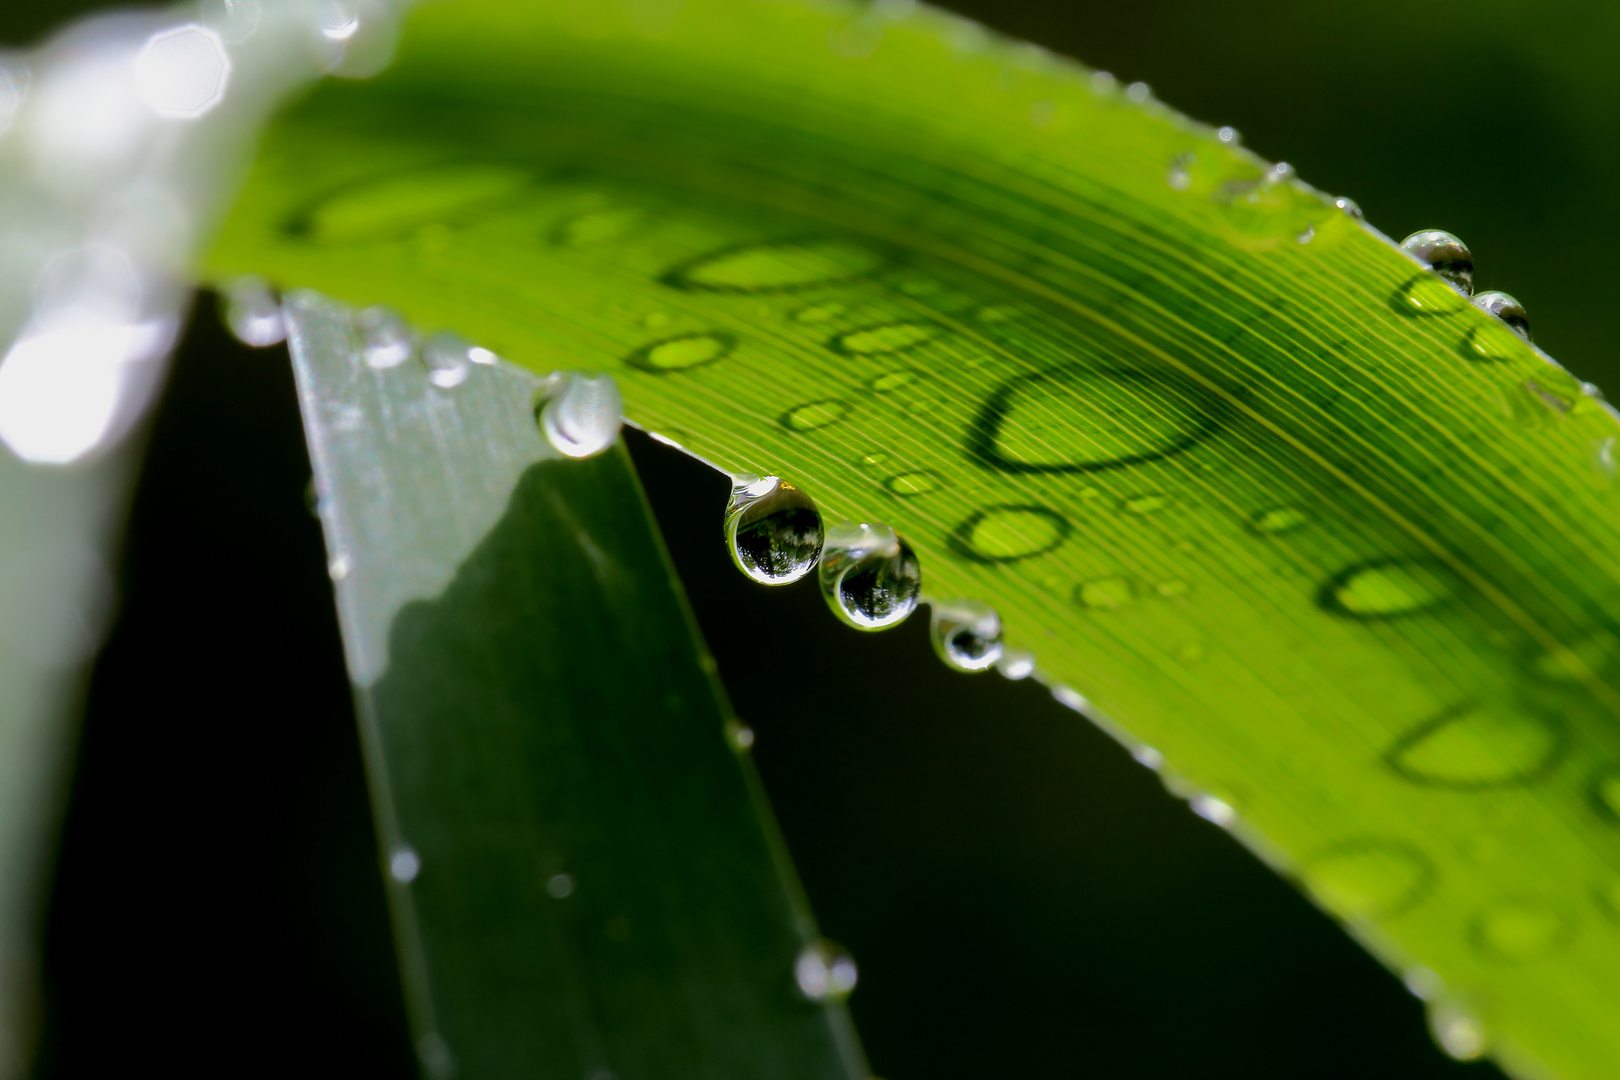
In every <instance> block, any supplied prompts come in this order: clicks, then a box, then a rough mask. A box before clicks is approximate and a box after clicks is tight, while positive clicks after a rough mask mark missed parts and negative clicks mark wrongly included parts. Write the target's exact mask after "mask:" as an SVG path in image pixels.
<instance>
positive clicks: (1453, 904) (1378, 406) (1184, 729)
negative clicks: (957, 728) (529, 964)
mask: <svg viewBox="0 0 1620 1080" xmlns="http://www.w3.org/2000/svg"><path fill="white" fill-rule="evenodd" d="M907 12H909V14H907ZM885 13H892V14H895V15H898V16H902V17H899V18H890V17H889V15H887V14H885ZM413 20H414V21H413V23H412V24H411V26H410V27H409V28H408V30H407V33H406V36H405V39H404V43H403V46H402V51H401V54H400V58H399V60H398V62H397V64H396V65H395V67H394V68H393V69H391V70H390V71H388V72H386V73H385V74H384V75H383V76H381V77H380V78H379V79H377V80H376V81H375V82H373V83H369V84H364V85H346V86H337V85H331V86H326V87H323V88H322V89H320V90H319V91H317V92H316V93H315V94H314V95H312V96H311V97H310V98H309V99H308V100H307V101H306V102H304V103H303V104H302V105H300V106H299V107H298V108H297V109H295V110H294V111H292V112H290V113H289V114H287V115H286V116H284V117H283V118H282V119H281V120H280V121H279V122H278V124H277V126H276V127H275V128H274V129H273V130H272V132H271V133H270V135H269V137H268V138H267V141H266V144H265V147H264V151H263V154H262V157H261V160H260V162H259V163H258V165H257V167H256V172H255V173H254V175H253V177H252V179H251V180H250V182H249V185H248V188H247V190H246V193H245V195H244V197H243V199H242V201H241V202H240V203H239V204H238V206H237V208H236V211H235V215H234V217H233V219H232V220H231V221H230V222H229V223H228V225H227V227H226V229H225V232H224V234H223V236H222V239H221V242H220V244H219V245H218V247H217V249H216V252H215V255H214V256H213V261H214V269H215V272H216V273H218V274H220V275H222V276H225V275H229V274H233V273H243V272H259V273H265V274H267V275H269V276H271V277H272V278H274V279H275V280H277V281H278V282H280V283H281V284H283V285H285V286H295V285H309V286H313V287H317V288H321V289H323V290H325V291H327V292H329V293H331V294H333V295H338V296H341V297H343V298H345V299H347V300H351V301H355V302H363V303H389V304H393V305H396V306H397V307H399V308H400V309H402V310H403V311H404V312H405V313H406V314H407V315H408V316H409V317H410V318H411V319H412V320H413V321H415V322H417V323H419V324H422V325H425V326H430V327H438V326H449V327H454V328H456V329H457V330H459V331H461V332H463V333H466V334H469V335H472V336H474V337H476V338H477V340H478V342H479V344H481V345H484V346H487V347H488V348H491V349H494V350H496V351H498V352H500V353H501V354H502V355H505V356H508V357H511V358H512V359H513V360H515V361H517V362H519V363H522V364H525V365H528V366H531V367H533V368H534V369H535V370H538V371H548V370H550V369H552V368H554V367H580V368H584V367H598V368H603V369H606V370H609V371H611V372H612V373H613V374H614V376H615V377H616V378H617V379H618V380H619V382H620V385H621V386H622V387H623V389H624V396H625V402H626V409H627V411H628V414H629V415H630V417H631V418H632V419H633V420H635V421H636V422H637V423H640V424H642V425H644V426H646V427H647V428H649V429H650V430H652V431H655V432H657V433H659V434H661V435H663V436H665V437H667V438H668V439H670V440H673V441H675V442H678V443H680V444H682V445H683V446H685V447H687V448H688V449H690V450H691V451H693V452H695V453H697V454H699V455H701V456H702V457H704V458H706V459H707V460H709V461H712V462H714V463H716V464H717V465H719V466H720V467H722V468H725V469H727V470H729V471H731V472H733V473H742V472H751V473H759V474H768V473H774V474H778V475H781V476H783V477H785V478H787V479H788V480H791V481H793V482H794V483H795V484H797V485H799V486H800V487H801V488H802V489H803V490H805V491H806V492H808V493H809V494H810V495H812V496H813V497H814V498H815V499H816V500H817V502H818V503H819V504H820V506H821V507H822V509H823V511H824V512H825V513H827V515H828V516H829V517H831V518H833V519H837V518H845V517H847V518H850V519H853V520H857V521H861V520H864V521H881V522H886V523H888V524H890V525H892V526H894V527H896V528H897V529H899V530H900V532H901V533H902V534H904V535H905V537H906V538H907V539H908V540H909V542H910V543H911V544H912V546H913V547H914V549H915V550H916V552H917V553H918V555H919V556H920V558H921V563H922V571H923V584H924V588H925V590H926V591H927V593H928V594H929V595H930V596H932V597H934V598H936V599H940V600H952V599H954V598H958V597H961V598H970V599H975V600H979V601H985V602H988V603H990V604H993V605H994V607H995V608H996V609H997V611H998V612H999V614H1000V616H1001V622H1002V624H1003V626H1004V627H1005V630H1006V637H1007V644H1008V645H1009V646H1010V647H1012V648H1015V649H1021V650H1027V651H1030V652H1033V653H1034V654H1035V655H1036V657H1037V659H1038V665H1039V675H1040V677H1041V678H1043V679H1045V680H1047V681H1048V682H1049V683H1051V684H1052V685H1053V686H1054V688H1055V691H1056V692H1057V694H1058V696H1059V697H1060V700H1063V701H1064V702H1066V703H1068V704H1070V705H1073V706H1074V707H1075V708H1077V709H1080V710H1082V711H1084V712H1086V713H1087V714H1088V715H1089V716H1091V717H1092V718H1094V719H1096V720H1097V721H1098V722H1100V723H1103V724H1104V725H1106V726H1107V727H1108V729H1109V730H1110V731H1112V732H1114V733H1116V734H1117V735H1118V736H1119V737H1120V738H1122V739H1123V740H1125V741H1127V742H1128V743H1130V744H1131V745H1132V746H1133V747H1134V748H1135V749H1136V750H1137V752H1138V755H1139V757H1140V759H1141V760H1143V761H1144V762H1145V763H1150V764H1153V765H1155V767H1161V768H1162V770H1163V775H1164V777H1165V780H1166V783H1167V786H1169V787H1170V788H1171V790H1172V791H1174V792H1176V793H1177V794H1179V795H1183V796H1185V797H1187V798H1189V799H1190V800H1191V802H1192V806H1193V807H1194V809H1196V810H1198V811H1199V812H1200V813H1203V814H1204V815H1205V816H1207V817H1209V818H1211V819H1212V820H1214V821H1217V822H1219V823H1221V824H1223V825H1227V826H1229V827H1231V828H1233V829H1234V831H1235V832H1236V833H1237V835H1238V836H1239V837H1240V838H1242V839H1243V840H1244V841H1245V842H1247V843H1248V844H1250V845H1251V846H1252V847H1253V848H1254V849H1255V850H1256V851H1257V852H1258V853H1260V855H1261V856H1262V857H1264V858H1266V859H1267V860H1268V861H1270V862H1271V863H1272V865H1274V866H1276V867H1277V868H1278V869H1279V870H1281V871H1282V872H1285V873H1287V874H1290V875H1292V876H1295V877H1297V878H1298V879H1299V880H1300V881H1301V882H1302V884H1303V885H1304V886H1305V887H1306V888H1307V889H1308V890H1309V892H1310V894H1311V895H1312V896H1313V897H1314V898H1315V899H1316V900H1317V901H1318V902H1320V903H1321V904H1322V905H1323V906H1324V907H1325V908H1327V909H1328V910H1329V911H1331V912H1333V913H1334V914H1335V915H1337V916H1338V917H1339V918H1340V919H1342V920H1343V922H1344V924H1345V925H1346V927H1347V928H1348V929H1349V930H1350V932H1352V933H1353V934H1355V935H1356V936H1357V937H1358V938H1359V939H1360V940H1362V941H1364V942H1366V943H1367V944H1368V945H1369V946H1370V947H1371V948H1373V949H1374V950H1375V951H1376V952H1377V953H1378V954H1379V955H1380V956H1381V957H1383V958H1384V960H1385V961H1386V962H1387V963H1388V964H1389V965H1390V966H1391V967H1393V968H1395V969H1397V970H1399V971H1401V972H1402V973H1403V974H1405V975H1406V976H1407V977H1408V980H1409V984H1410V985H1412V986H1413V987H1414V988H1415V989H1416V990H1418V991H1420V992H1422V993H1424V994H1425V995H1427V996H1429V997H1430V998H1431V1001H1432V1009H1433V1011H1432V1015H1433V1016H1434V1018H1435V1027H1436V1031H1437V1034H1438V1035H1439V1036H1440V1037H1441V1039H1442V1041H1443V1042H1444V1043H1445V1044H1446V1045H1447V1047H1448V1049H1450V1050H1451V1051H1452V1052H1453V1053H1455V1054H1457V1055H1458V1056H1464V1057H1470V1056H1477V1055H1478V1054H1480V1053H1481V1052H1483V1051H1484V1049H1485V1048H1486V1047H1487V1045H1488V1046H1489V1047H1490V1048H1491V1050H1492V1051H1493V1052H1494V1053H1496V1054H1497V1056H1498V1058H1499V1059H1500V1060H1501V1061H1503V1062H1504V1063H1505V1064H1506V1065H1508V1066H1509V1067H1510V1068H1512V1069H1514V1070H1516V1071H1518V1072H1520V1073H1522V1074H1524V1075H1527V1076H1529V1075H1537V1076H1541V1075H1558V1076H1561V1077H1564V1078H1566V1080H1576V1078H1582V1077H1590V1078H1593V1080H1597V1078H1600V1077H1606V1076H1608V1075H1609V1073H1610V1072H1611V1071H1612V1063H1613V1062H1614V1061H1615V1060H1620V1025H1617V1024H1615V1023H1614V1019H1613V1018H1614V1016H1615V1015H1616V1013H1617V1011H1620V982H1617V980H1616V979H1615V977H1614V973H1615V971H1616V970H1620V725H1617V724H1616V718H1617V716H1620V626H1617V624H1616V622H1615V620H1614V618H1613V615H1612V612H1613V611H1614V610H1615V607H1616V603H1617V601H1620V528H1617V526H1620V511H1617V507H1616V492H1615V471H1616V470H1615V460H1616V459H1615V448H1616V445H1617V439H1620V427H1617V425H1616V423H1615V418H1614V414H1613V413H1612V412H1611V411H1610V410H1608V409H1607V408H1606V407H1605V406H1603V405H1602V403H1601V402H1600V401H1598V400H1596V399H1595V398H1594V397H1593V396H1592V395H1591V394H1590V393H1589V392H1587V390H1586V388H1583V387H1582V386H1581V385H1580V383H1579V382H1578V381H1577V380H1575V379H1574V378H1573V377H1572V376H1571V375H1570V374H1569V373H1568V372H1566V371H1565V370H1563V369H1562V368H1560V367H1559V366H1557V365H1556V364H1553V363H1550V362H1549V361H1548V359H1547V358H1546V357H1544V356H1543V355H1541V354H1540V353H1538V352H1537V351H1536V350H1535V349H1534V348H1533V347H1532V346H1530V345H1529V344H1527V343H1526V342H1525V341H1523V340H1521V339H1520V338H1519V337H1517V336H1515V335H1514V334H1513V333H1512V332H1511V331H1510V330H1509V329H1507V327H1506V326H1504V325H1503V324H1502V323H1501V322H1500V321H1498V320H1495V319H1493V318H1491V317H1490V316H1488V315H1486V314H1484V313H1482V312H1481V311H1479V310H1477V309H1475V308H1474V307H1473V306H1472V305H1470V304H1469V303H1468V302H1467V301H1466V300H1465V299H1463V298H1462V297H1460V296H1459V295H1458V294H1457V293H1455V292H1453V291H1451V290H1450V289H1449V288H1448V287H1447V286H1445V285H1444V284H1443V283H1442V282H1441V281H1440V280H1439V279H1438V278H1436V277H1434V276H1433V275H1431V274H1428V273H1427V272H1425V271H1424V270H1422V269H1421V268H1420V267H1419V266H1418V265H1417V264H1415V263H1414V262H1413V261H1412V260H1411V259H1410V258H1408V257H1407V256H1405V255H1404V254H1403V253H1401V252H1400V251H1398V250H1396V249H1395V248H1394V247H1393V246H1392V245H1391V244H1390V243H1389V242H1388V241H1387V239H1385V238H1384V237H1382V236H1380V235H1378V234H1377V233H1375V232H1373V231H1371V230H1369V229H1368V228H1367V227H1365V226H1364V225H1363V224H1362V223H1361V222H1360V221H1359V220H1357V219H1356V218H1355V217H1352V216H1351V215H1349V214H1348V213H1346V212H1343V211H1341V209H1340V208H1338V207H1337V206H1335V205H1334V203H1333V202H1332V201H1331V200H1330V199H1329V198H1327V197H1325V196H1323V195H1322V194H1321V193H1319V192H1316V191H1314V190H1312V189H1310V188H1308V187H1306V186H1304V185H1303V184H1301V183H1300V182H1299V181H1298V180H1297V179H1296V178H1295V177H1294V175H1293V173H1292V171H1291V170H1288V169H1286V168H1283V167H1281V166H1278V167H1275V168H1273V167H1270V166H1269V165H1268V164H1267V163H1265V162H1262V161H1260V160H1258V159H1257V158H1255V157H1254V156H1253V155H1251V154H1248V153H1246V152H1245V151H1243V150H1242V149H1240V148H1239V147H1237V146H1236V145H1234V143H1233V141H1232V139H1231V138H1230V137H1227V138H1222V137H1221V136H1220V135H1218V134H1217V133H1216V132H1215V131H1213V130H1211V129H1208V128H1204V127H1201V126H1199V125H1195V124H1193V123H1191V122H1189V121H1186V120H1185V119H1183V118H1181V117H1179V116H1177V115H1175V114H1173V113H1171V112H1170V111H1169V110H1167V109H1164V108H1162V107H1161V106H1159V105H1157V104H1156V103H1154V102H1153V101H1152V100H1151V98H1150V97H1149V96H1148V95H1147V93H1146V89H1145V87H1140V86H1133V87H1131V88H1128V89H1127V88H1124V87H1118V86H1116V85H1115V84H1114V83H1113V81H1112V79H1110V78H1104V77H1101V76H1094V75H1093V74H1092V73H1090V72H1087V71H1085V70H1083V69H1081V68H1079V67H1077V66H1075V65H1072V64H1068V63H1066V62H1063V61H1060V60H1058V59H1056V58H1054V57H1052V56H1051V55H1050V54H1048V53H1045V52H1043V51H1042V50H1039V49H1036V48H1033V47H1028V46H1019V45H1014V44H1010V43H1007V42H1002V41H997V40H994V39H992V38H990V37H988V36H987V35H986V34H985V33H984V31H983V30H982V29H980V28H977V27H975V26H973V25H971V24H967V23H963V22H961V21H958V20H953V19H950V18H948V17H945V16H942V15H939V14H938V13H935V12H931V11H929V10H928V9H927V8H925V7H921V6H919V7H917V8H915V9H912V8H911V7H909V6H907V5H877V6H874V7H873V8H871V9H866V8H854V7H844V6H840V5H836V4H816V5H809V4H798V3H785V2H784V3H770V4H764V3H758V4H744V3H722V2H720V0H691V2H689V3H686V4H684V5H680V6H679V7H678V9H677V7H676V6H673V5H672V6H670V7H668V8H663V7H655V6H649V5H645V4H626V5H615V4H598V5H575V4H561V3H559V4H556V5H546V4H521V5H511V4H497V3H493V2H477V0H469V2H465V3H459V4H445V5H436V6H425V7H423V8H422V9H421V10H420V11H419V12H418V13H417V14H416V15H415V16H413ZM718 512H719V508H716V513H717V515H718ZM986 724H987V726H989V725H993V719H992V718H986ZM987 738H991V736H987Z"/></svg>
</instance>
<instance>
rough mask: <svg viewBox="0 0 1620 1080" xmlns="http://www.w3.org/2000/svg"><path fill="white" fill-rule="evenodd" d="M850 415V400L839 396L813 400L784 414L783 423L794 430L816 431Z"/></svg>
mask: <svg viewBox="0 0 1620 1080" xmlns="http://www.w3.org/2000/svg"><path fill="white" fill-rule="evenodd" d="M848 415H849V402H847V401H840V400H839V399H838V398H827V399H826V400H824V401H811V402H807V403H805V404H803V405H799V406H797V407H795V408H792V409H789V410H788V411H787V412H785V413H783V414H782V423H783V424H784V425H786V426H787V427H789V428H791V429H793V430H794V431H815V430H816V429H818V428H824V427H828V426H830V425H832V424H836V423H838V421H840V420H842V419H843V418H844V417H846V416H848Z"/></svg>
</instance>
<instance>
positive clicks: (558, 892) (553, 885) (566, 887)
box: [546, 874, 574, 900]
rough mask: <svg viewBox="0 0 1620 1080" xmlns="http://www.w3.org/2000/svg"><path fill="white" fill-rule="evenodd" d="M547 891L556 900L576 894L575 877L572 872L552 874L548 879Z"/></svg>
mask: <svg viewBox="0 0 1620 1080" xmlns="http://www.w3.org/2000/svg"><path fill="white" fill-rule="evenodd" d="M546 892H548V893H550V894H551V897H552V899H554V900H566V899H568V898H569V897H570V896H573V895H574V878H573V876H572V875H571V874H552V875H551V877H549V878H547V879H546Z"/></svg>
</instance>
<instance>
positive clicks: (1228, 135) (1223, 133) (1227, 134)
mask: <svg viewBox="0 0 1620 1080" xmlns="http://www.w3.org/2000/svg"><path fill="white" fill-rule="evenodd" d="M1215 137H1216V138H1217V139H1219V140H1221V142H1223V143H1226V144H1227V145H1229V146H1236V145H1237V144H1238V143H1240V142H1242V141H1243V136H1242V135H1240V134H1238V129H1237V128H1235V127H1232V126H1231V125H1230V124H1228V125H1226V126H1224V127H1222V128H1219V129H1218V130H1217V131H1216V132H1215Z"/></svg>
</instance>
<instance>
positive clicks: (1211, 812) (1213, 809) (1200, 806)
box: [1187, 795, 1237, 829]
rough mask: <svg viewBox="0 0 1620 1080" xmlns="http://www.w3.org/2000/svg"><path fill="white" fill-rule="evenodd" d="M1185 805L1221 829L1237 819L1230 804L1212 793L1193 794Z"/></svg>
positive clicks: (1235, 812)
mask: <svg viewBox="0 0 1620 1080" xmlns="http://www.w3.org/2000/svg"><path fill="white" fill-rule="evenodd" d="M1187 805H1188V806H1189V807H1191V808H1192V812H1193V813H1195V814H1197V815H1198V816H1199V817H1201V818H1203V819H1204V820H1205V821H1208V822H1210V823H1212V824H1215V825H1219V826H1220V827H1221V828H1223V829H1228V828H1231V826H1232V822H1234V821H1236V820H1237V811H1236V810H1234V809H1232V805H1231V804H1230V803H1228V802H1225V801H1223V800H1221V799H1217V798H1216V797H1215V796H1213V795H1194V796H1193V797H1192V798H1191V799H1188V800H1187Z"/></svg>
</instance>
